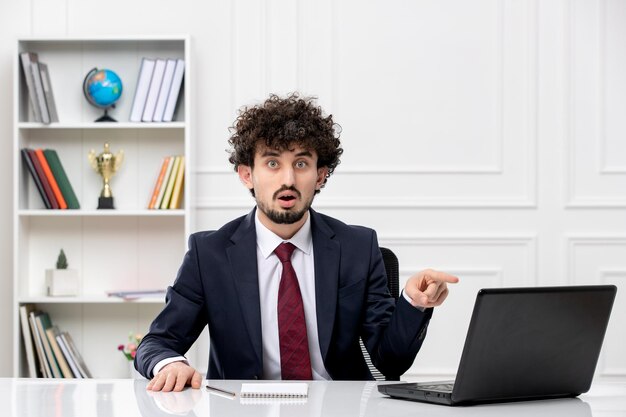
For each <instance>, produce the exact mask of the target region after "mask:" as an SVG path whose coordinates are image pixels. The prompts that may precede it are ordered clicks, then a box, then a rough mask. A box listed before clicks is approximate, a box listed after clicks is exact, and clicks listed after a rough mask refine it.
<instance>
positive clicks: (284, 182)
mask: <svg viewBox="0 0 626 417" xmlns="http://www.w3.org/2000/svg"><path fill="white" fill-rule="evenodd" d="M337 130H338V129H337V128H336V125H335V123H334V122H333V120H332V116H323V115H322V111H321V109H320V108H319V107H316V106H315V104H314V102H313V100H312V99H310V98H302V97H300V96H299V95H297V94H292V95H290V96H288V97H286V98H281V97H278V96H275V95H272V96H271V97H270V98H269V99H268V100H266V101H265V103H263V104H261V105H258V106H255V107H251V108H246V109H244V110H243V111H242V112H241V113H240V115H239V117H238V118H237V120H236V121H235V124H234V126H233V128H232V129H231V131H232V133H233V134H232V136H231V138H230V140H229V143H230V145H231V156H230V162H231V163H232V164H233V165H234V167H235V170H236V171H237V173H238V175H239V178H240V180H241V182H242V183H243V184H244V185H245V186H246V187H247V188H248V189H249V190H250V192H251V193H252V195H253V197H254V198H255V200H256V208H255V209H253V210H252V211H251V212H250V213H249V214H248V215H246V216H243V217H240V218H238V219H236V220H233V221H232V222H230V223H228V224H226V225H225V226H223V227H222V228H221V229H219V230H217V231H215V232H199V233H195V234H193V235H191V237H190V238H189V250H188V252H187V254H186V255H185V258H184V260H183V264H182V266H181V268H180V270H179V272H178V276H177V278H176V281H175V282H174V284H173V286H172V287H170V288H169V289H168V293H167V301H166V306H165V308H164V309H163V311H162V312H161V313H160V314H159V315H158V316H157V318H156V319H155V320H154V322H153V323H152V325H151V327H150V332H149V333H148V334H147V335H146V336H145V337H144V338H143V341H142V343H141V344H140V346H139V348H138V350H137V356H136V359H135V366H136V368H137V369H138V370H139V372H141V373H142V374H143V375H144V376H146V377H147V378H152V381H151V382H150V383H149V384H148V389H152V390H156V391H161V390H162V391H171V390H175V391H180V390H182V389H183V388H184V387H185V385H191V386H192V387H193V388H199V387H200V383H201V375H200V374H199V373H198V372H197V371H196V370H195V369H193V368H191V367H190V366H189V365H188V364H187V363H186V361H185V358H184V356H182V355H183V354H184V353H185V352H186V351H187V350H188V349H189V348H190V347H191V345H192V344H193V343H194V341H195V340H196V338H197V337H198V336H199V334H200V333H201V332H202V330H203V329H204V327H205V326H206V325H208V327H209V333H210V343H211V347H210V357H209V368H208V372H207V378H209V379H219V378H224V379H333V380H341V379H346V380H347V379H351V380H355V379H358V380H362V379H372V376H371V374H370V372H369V370H368V368H367V366H366V364H365V361H364V359H363V355H362V354H361V351H360V347H359V338H362V340H363V342H364V344H365V346H366V348H367V350H368V352H369V353H370V356H371V358H372V361H373V363H374V365H375V366H376V367H377V368H378V369H379V370H380V371H381V372H382V373H383V374H385V375H388V376H400V375H402V374H403V373H404V372H405V371H406V370H407V369H408V368H409V367H410V366H411V364H412V363H413V360H414V359H415V356H416V354H417V352H418V350H419V348H420V347H421V344H422V341H423V340H424V336H425V334H426V328H427V325H428V321H429V319H430V317H431V315H432V308H433V307H435V306H438V305H440V304H441V303H442V302H443V301H444V299H445V298H446V296H447V294H448V289H447V283H454V282H457V281H458V278H456V277H454V276H451V275H448V274H446V273H443V272H438V271H433V270H426V271H422V272H419V273H417V274H415V275H414V276H412V277H411V278H409V280H408V281H407V283H406V286H405V288H404V290H403V293H402V294H401V296H400V298H399V299H398V301H397V303H396V302H395V300H394V299H393V298H392V297H391V296H390V294H389V292H388V290H387V283H386V280H387V278H386V273H385V268H384V264H383V260H382V255H381V253H380V249H379V247H378V242H377V238H376V233H375V232H374V231H373V230H371V229H367V228H364V227H360V226H349V225H346V224H344V223H342V222H340V221H339V220H336V219H333V218H331V217H328V216H324V215H322V214H319V213H317V212H315V211H314V210H313V209H311V204H312V202H313V199H314V196H315V194H317V193H319V192H320V190H321V188H322V187H323V186H324V185H325V183H326V181H327V179H328V177H329V176H330V175H331V174H332V172H333V171H334V169H335V167H336V166H337V164H338V163H339V157H340V155H341V154H342V152H343V150H342V149H341V147H340V142H339V133H338V132H337Z"/></svg>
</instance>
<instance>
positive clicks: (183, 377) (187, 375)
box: [146, 362, 202, 392]
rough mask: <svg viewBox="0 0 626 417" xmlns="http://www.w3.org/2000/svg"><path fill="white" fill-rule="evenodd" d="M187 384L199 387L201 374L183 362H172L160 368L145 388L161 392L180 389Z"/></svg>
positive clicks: (195, 387)
mask: <svg viewBox="0 0 626 417" xmlns="http://www.w3.org/2000/svg"><path fill="white" fill-rule="evenodd" d="M188 385H190V386H191V388H194V389H199V388H200V386H201V385H202V375H200V373H199V372H198V371H196V370H195V369H193V368H192V367H191V366H189V365H187V364H186V363H184V362H172V363H169V364H167V365H165V366H164V367H163V368H161V370H160V371H159V372H158V373H157V374H156V375H155V376H154V378H152V380H151V381H150V382H149V383H148V386H147V387H146V389H147V390H149V391H163V392H169V391H182V390H183V388H185V387H186V386H188Z"/></svg>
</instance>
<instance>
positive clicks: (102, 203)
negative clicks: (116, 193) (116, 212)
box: [98, 197, 115, 210]
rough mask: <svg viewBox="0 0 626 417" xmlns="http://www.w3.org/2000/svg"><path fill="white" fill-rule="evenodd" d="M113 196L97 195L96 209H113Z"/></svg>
mask: <svg viewBox="0 0 626 417" xmlns="http://www.w3.org/2000/svg"><path fill="white" fill-rule="evenodd" d="M114 208H115V207H113V197H98V210H100V209H105V210H108V209H114Z"/></svg>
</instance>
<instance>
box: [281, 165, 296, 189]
mask: <svg viewBox="0 0 626 417" xmlns="http://www.w3.org/2000/svg"><path fill="white" fill-rule="evenodd" d="M295 182H296V175H295V171H294V169H293V167H285V168H284V169H283V185H286V186H287V187H290V186H292V185H295Z"/></svg>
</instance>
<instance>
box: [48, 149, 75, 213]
mask: <svg viewBox="0 0 626 417" xmlns="http://www.w3.org/2000/svg"><path fill="white" fill-rule="evenodd" d="M43 154H44V155H45V157H46V160H47V161H48V165H50V170H51V171H52V175H54V178H55V179H56V180H57V184H58V185H59V189H60V190H61V194H63V198H64V199H65V202H66V203H67V208H68V209H79V208H80V204H79V203H78V198H76V194H74V189H73V188H72V184H70V180H69V179H68V178H67V175H66V174H65V170H64V169H63V165H61V160H60V159H59V155H57V151H55V150H54V149H46V150H44V151H43Z"/></svg>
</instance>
